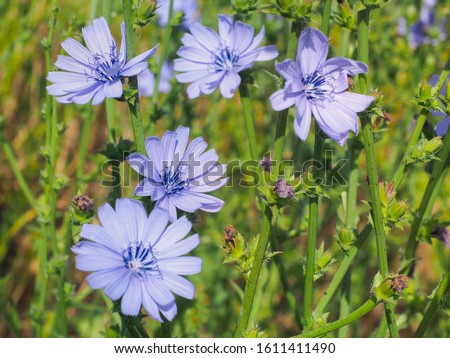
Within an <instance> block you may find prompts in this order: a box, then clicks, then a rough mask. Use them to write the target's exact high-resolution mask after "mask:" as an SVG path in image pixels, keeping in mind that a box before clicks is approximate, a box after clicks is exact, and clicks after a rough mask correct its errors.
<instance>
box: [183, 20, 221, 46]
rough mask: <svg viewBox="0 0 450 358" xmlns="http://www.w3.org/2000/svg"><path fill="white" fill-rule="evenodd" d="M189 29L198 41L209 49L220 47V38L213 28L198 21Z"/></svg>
mask: <svg viewBox="0 0 450 358" xmlns="http://www.w3.org/2000/svg"><path fill="white" fill-rule="evenodd" d="M189 30H190V32H191V34H192V35H193V36H194V37H195V39H196V40H197V41H198V43H199V44H200V45H201V46H203V47H204V48H205V49H206V50H207V51H209V49H211V48H216V47H219V45H220V38H219V36H217V33H216V32H215V31H214V30H213V29H211V28H209V27H206V26H203V25H202V24H200V23H198V22H196V23H195V24H193V25H192V26H191V27H190V28H189Z"/></svg>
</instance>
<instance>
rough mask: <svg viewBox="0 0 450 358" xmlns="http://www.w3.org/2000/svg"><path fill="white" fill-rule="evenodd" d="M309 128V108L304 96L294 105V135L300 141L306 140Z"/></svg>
mask: <svg viewBox="0 0 450 358" xmlns="http://www.w3.org/2000/svg"><path fill="white" fill-rule="evenodd" d="M310 126H311V108H310V107H309V103H308V100H307V99H306V97H305V96H302V97H300V99H299V100H297V102H296V105H295V121H294V130H295V134H297V136H298V137H299V138H300V139H301V140H306V137H307V136H308V133H309V127H310Z"/></svg>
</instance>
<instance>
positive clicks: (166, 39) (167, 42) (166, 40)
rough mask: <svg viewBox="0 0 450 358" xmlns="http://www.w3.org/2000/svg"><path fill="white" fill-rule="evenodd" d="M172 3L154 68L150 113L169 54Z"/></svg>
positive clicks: (155, 100)
mask: <svg viewBox="0 0 450 358" xmlns="http://www.w3.org/2000/svg"><path fill="white" fill-rule="evenodd" d="M173 3H174V0H170V2H169V19H168V21H167V27H166V33H165V34H164V38H163V42H162V50H161V57H160V58H159V62H158V66H157V68H156V73H155V82H154V84H153V96H152V102H153V109H152V112H151V113H155V111H156V106H157V103H158V96H159V81H160V79H161V71H162V68H163V66H164V61H165V60H166V58H167V55H168V53H169V45H170V43H171V37H172V30H173V25H172V17H173Z"/></svg>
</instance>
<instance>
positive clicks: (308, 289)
mask: <svg viewBox="0 0 450 358" xmlns="http://www.w3.org/2000/svg"><path fill="white" fill-rule="evenodd" d="M330 14H331V0H326V2H325V5H324V10H323V17H322V26H321V30H322V32H323V33H324V34H325V35H328V29H329V22H330ZM323 146H324V138H323V136H322V131H321V129H320V127H319V125H318V123H317V122H316V128H315V137H314V154H313V163H322V162H323ZM321 177H322V173H321V171H320V170H316V172H315V173H314V179H315V180H321ZM318 228H319V197H318V196H314V197H311V198H310V199H309V223H308V242H307V246H306V268H305V291H304V298H303V320H304V322H305V324H306V326H309V325H310V323H311V313H312V301H313V283H314V267H315V255H316V243H317V233H318Z"/></svg>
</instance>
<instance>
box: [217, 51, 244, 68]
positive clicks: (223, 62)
mask: <svg viewBox="0 0 450 358" xmlns="http://www.w3.org/2000/svg"><path fill="white" fill-rule="evenodd" d="M213 61H214V70H215V71H216V72H219V71H226V70H232V69H233V67H234V65H235V64H236V62H238V61H239V56H238V55H237V54H236V52H235V51H234V49H232V48H231V47H225V48H223V49H220V50H217V51H216V52H215V53H214V56H213Z"/></svg>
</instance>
